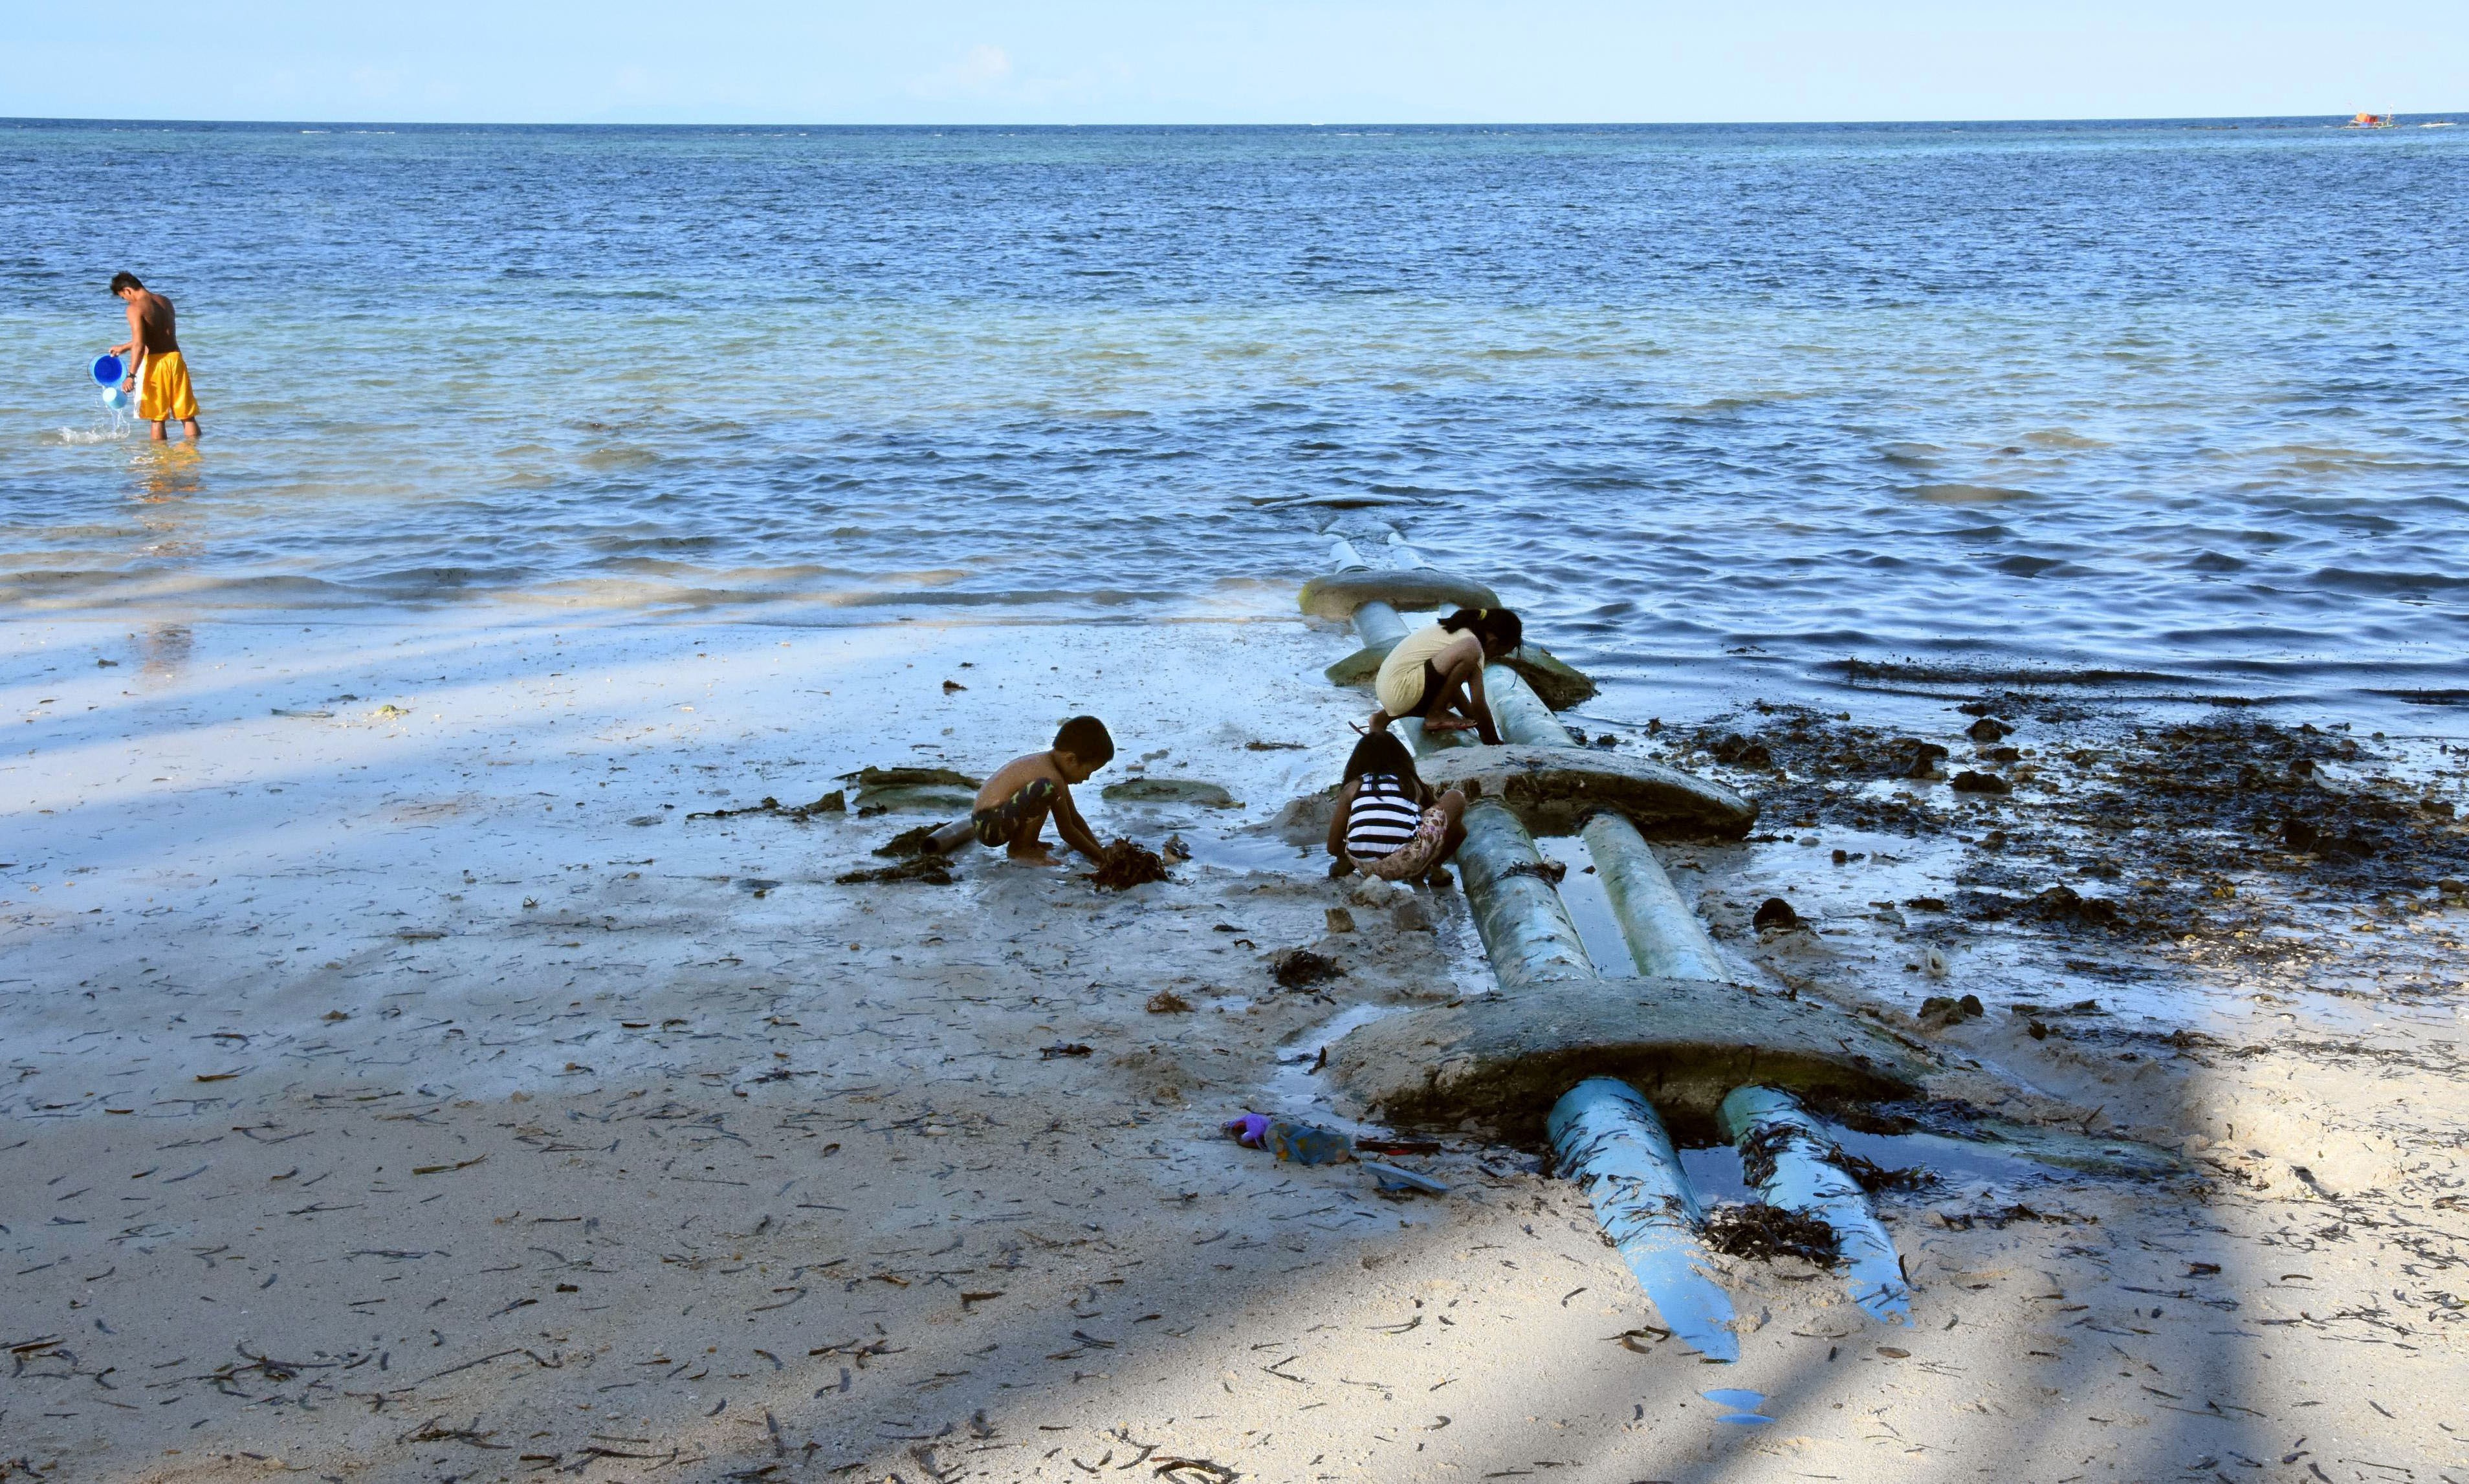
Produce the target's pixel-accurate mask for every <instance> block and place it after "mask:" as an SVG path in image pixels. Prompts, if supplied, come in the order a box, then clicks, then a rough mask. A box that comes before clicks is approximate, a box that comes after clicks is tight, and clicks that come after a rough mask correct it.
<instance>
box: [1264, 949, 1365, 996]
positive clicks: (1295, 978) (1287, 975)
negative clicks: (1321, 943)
mask: <svg viewBox="0 0 2469 1484" xmlns="http://www.w3.org/2000/svg"><path fill="white" fill-rule="evenodd" d="M1345 972H1346V970H1344V969H1343V968H1341V967H1339V965H1338V962H1337V960H1335V959H1333V958H1330V957H1328V956H1327V955H1326V954H1321V953H1315V952H1313V951H1312V950H1311V949H1309V948H1281V949H1280V950H1279V951H1278V952H1276V953H1274V954H1271V955H1270V957H1269V976H1270V977H1271V978H1274V979H1276V980H1277V981H1278V983H1279V985H1280V986H1281V987H1282V988H1285V989H1289V990H1300V989H1304V988H1307V987H1309V986H1311V985H1315V984H1319V983H1321V982H1323V981H1325V980H1328V979H1334V978H1337V977H1338V976H1339V975H1341V974H1343V973H1345Z"/></svg>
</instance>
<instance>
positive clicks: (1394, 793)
mask: <svg viewBox="0 0 2469 1484" xmlns="http://www.w3.org/2000/svg"><path fill="white" fill-rule="evenodd" d="M1422 822H1423V810H1422V806H1421V805H1419V804H1418V803H1417V802H1416V801H1415V800H1414V799H1412V798H1410V797H1408V796H1407V793H1406V786H1405V784H1404V783H1403V782H1402V781H1400V780H1399V779H1398V778H1397V777H1396V775H1395V774H1391V773H1371V774H1367V775H1365V777H1364V779H1363V784H1362V787H1361V788H1357V789H1356V790H1355V792H1354V806H1353V808H1351V809H1350V810H1348V811H1347V817H1346V853H1347V854H1348V855H1350V856H1353V857H1354V858H1355V859H1357V860H1377V859H1379V858H1380V857H1381V856H1388V855H1394V854H1396V852H1397V851H1398V850H1400V849H1403V848H1404V846H1405V844H1406V842H1407V841H1408V840H1411V839H1413V838H1414V837H1415V829H1416V827H1417V826H1418V825H1420V824H1421V823H1422Z"/></svg>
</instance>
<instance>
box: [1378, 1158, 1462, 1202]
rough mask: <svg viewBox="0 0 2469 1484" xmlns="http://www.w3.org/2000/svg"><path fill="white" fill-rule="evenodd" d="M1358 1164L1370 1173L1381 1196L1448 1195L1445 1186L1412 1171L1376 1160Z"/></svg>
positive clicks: (1447, 1189)
mask: <svg viewBox="0 0 2469 1484" xmlns="http://www.w3.org/2000/svg"><path fill="white" fill-rule="evenodd" d="M1359 1163H1361V1164H1362V1166H1363V1168H1364V1169H1366V1170H1368V1171H1370V1172H1371V1173H1372V1178H1373V1180H1374V1181H1376V1182H1377V1183H1378V1184H1379V1187H1380V1191H1381V1194H1383V1195H1390V1194H1396V1195H1400V1196H1445V1195H1447V1194H1448V1193H1449V1188H1448V1187H1447V1186H1446V1185H1443V1184H1442V1183H1441V1182H1440V1181H1438V1180H1436V1179H1433V1178H1432V1177H1431V1176H1428V1175H1417V1174H1416V1173H1415V1172H1414V1171H1412V1170H1401V1169H1399V1168H1398V1167H1397V1166H1396V1165H1391V1164H1382V1163H1381V1162H1380V1161H1379V1160H1376V1159H1365V1160H1361V1161H1359Z"/></svg>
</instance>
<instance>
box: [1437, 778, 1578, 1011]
mask: <svg viewBox="0 0 2469 1484" xmlns="http://www.w3.org/2000/svg"><path fill="white" fill-rule="evenodd" d="M1457 862H1458V869H1459V871H1460V873H1461V874H1462V875H1464V877H1465V893H1466V904H1467V906H1468V908H1469V909H1471V911H1472V912H1473V914H1474V925H1475V930H1476V931H1477V932H1478V933H1481V934H1482V935H1483V947H1484V951H1486V952H1487V953H1488V954H1490V955H1491V967H1492V971H1493V972H1494V973H1495V974H1497V975H1498V976H1499V978H1500V986H1501V988H1502V990H1504V991H1509V990H1516V989H1522V988H1525V987H1527V986H1529V985H1535V984H1545V983H1551V982H1554V981H1559V980H1583V981H1586V982H1589V983H1591V982H1594V981H1595V980H1596V977H1597V976H1596V973H1595V964H1594V960H1592V959H1590V958H1588V957H1587V956H1586V946H1585V943H1584V941H1583V940H1582V939H1581V938H1580V937H1579V936H1578V927H1577V925H1576V924H1575V923H1572V922H1571V921H1569V909H1568V908H1567V907H1566V906H1564V905H1562V904H1561V902H1560V893H1559V892H1558V890H1557V889H1555V888H1554V886H1553V884H1552V881H1551V879H1550V878H1549V877H1547V876H1545V875H1544V874H1543V873H1544V865H1543V854H1542V852H1540V851H1538V850H1536V849H1535V848H1534V837H1533V836H1532V835H1529V834H1528V833H1526V827H1525V826H1524V825H1521V824H1519V823H1518V822H1517V816H1516V815H1515V814H1513V813H1511V812H1510V811H1509V810H1508V808H1507V807H1506V806H1504V805H1502V804H1501V803H1499V802H1498V801H1497V800H1492V799H1482V800H1478V801H1476V802H1475V803H1473V804H1470V805H1468V806H1467V807H1466V811H1465V844H1463V845H1461V846H1459V847H1458V854H1457Z"/></svg>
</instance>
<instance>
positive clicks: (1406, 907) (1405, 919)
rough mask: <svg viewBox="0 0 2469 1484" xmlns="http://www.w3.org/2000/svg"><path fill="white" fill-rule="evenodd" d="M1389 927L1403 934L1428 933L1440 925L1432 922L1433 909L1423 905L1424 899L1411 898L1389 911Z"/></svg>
mask: <svg viewBox="0 0 2469 1484" xmlns="http://www.w3.org/2000/svg"><path fill="white" fill-rule="evenodd" d="M1389 925H1390V926H1391V927H1394V928H1396V930H1397V931H1399V932H1401V933H1404V932H1421V933H1427V932H1431V931H1433V930H1434V928H1435V927H1436V926H1437V925H1436V924H1435V923H1434V922H1433V921H1432V909H1431V908H1430V907H1427V906H1425V905H1423V902H1422V899H1421V898H1419V897H1412V896H1410V897H1407V898H1406V899H1404V900H1403V901H1401V902H1398V903H1397V904H1396V906H1394V907H1391V908H1390V909H1389Z"/></svg>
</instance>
